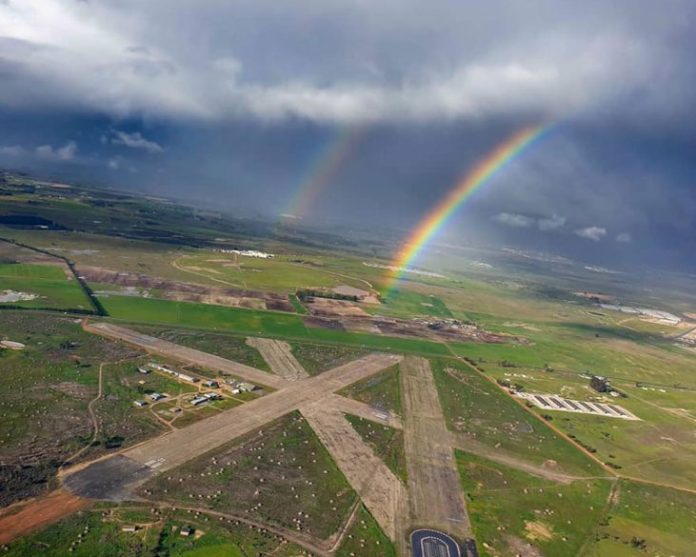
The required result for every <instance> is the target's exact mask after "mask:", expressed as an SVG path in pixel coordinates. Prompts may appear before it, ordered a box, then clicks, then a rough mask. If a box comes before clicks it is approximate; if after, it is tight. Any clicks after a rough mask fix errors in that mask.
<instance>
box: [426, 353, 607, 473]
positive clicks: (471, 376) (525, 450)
mask: <svg viewBox="0 0 696 557" xmlns="http://www.w3.org/2000/svg"><path fill="white" fill-rule="evenodd" d="M432 364H433V365H432V368H433V375H434V377H435V384H436V385H437V388H438V393H439V396H440V402H441V404H442V410H443V412H444V414H445V419H446V421H447V426H448V427H449V429H451V430H452V431H456V432H459V433H460V434H462V435H465V436H470V437H471V438H473V439H475V440H477V441H479V442H481V443H484V444H485V445H488V446H489V447H491V448H495V449H498V450H501V451H504V452H508V453H510V454H514V455H517V456H519V457H522V458H524V459H526V460H528V461H530V462H534V463H536V464H543V463H544V462H545V461H546V460H554V461H556V463H557V466H558V468H559V469H560V470H563V471H566V472H568V473H577V474H584V475H597V474H600V475H602V474H603V470H602V469H601V467H600V466H599V465H598V464H597V463H595V462H594V461H593V460H591V459H590V458H589V457H587V456H585V455H584V454H583V453H582V452H581V451H579V450H578V449H577V448H576V447H574V446H573V445H571V444H570V443H569V442H568V441H566V440H565V439H563V438H561V437H560V436H559V435H557V434H556V433H555V432H553V431H552V430H550V429H549V428H548V427H546V425H545V424H544V423H543V421H542V420H538V419H535V418H534V416H531V415H530V414H529V413H528V412H526V411H525V410H524V409H523V408H522V407H521V406H520V405H518V404H516V403H515V401H513V400H510V398H509V397H508V396H507V395H505V394H504V393H502V392H501V391H500V389H498V387H497V386H495V385H493V384H492V383H491V382H490V381H488V380H486V378H485V377H482V376H480V375H479V374H478V373H477V372H474V371H473V370H471V369H469V368H467V367H466V366H464V365H463V364H453V363H452V362H450V361H441V360H435V361H433V362H432Z"/></svg>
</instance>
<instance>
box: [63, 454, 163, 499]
mask: <svg viewBox="0 0 696 557" xmlns="http://www.w3.org/2000/svg"><path fill="white" fill-rule="evenodd" d="M152 475H153V471H152V469H151V468H150V467H148V466H145V465H144V464H140V463H139V462H136V461H135V460H131V459H130V458H128V457H125V456H123V455H116V456H112V457H110V458H107V459H105V460H100V461H98V462H95V463H94V464H90V465H89V466H87V467H86V468H83V469H82V470H79V471H77V472H75V473H74V474H71V475H70V476H68V477H67V478H65V480H64V481H63V485H64V486H65V487H66V488H67V489H69V490H70V491H71V492H72V493H74V494H75V495H79V496H80V497H85V498H87V499H100V500H107V501H124V500H128V499H132V495H131V490H132V489H133V488H135V487H136V486H138V485H139V484H141V483H143V482H144V481H145V480H147V479H148V478H150V477H151V476H152Z"/></svg>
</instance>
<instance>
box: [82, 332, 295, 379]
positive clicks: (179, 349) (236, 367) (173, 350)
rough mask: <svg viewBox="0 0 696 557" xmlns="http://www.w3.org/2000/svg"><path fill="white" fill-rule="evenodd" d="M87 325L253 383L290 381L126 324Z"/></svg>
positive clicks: (123, 339)
mask: <svg viewBox="0 0 696 557" xmlns="http://www.w3.org/2000/svg"><path fill="white" fill-rule="evenodd" d="M83 327H84V329H85V330H86V331H88V332H90V333H94V334H97V335H101V336H103V337H107V338H111V339H117V340H122V341H124V342H127V343H128V344H132V345H135V346H137V347H139V348H142V349H143V350H145V351H147V352H150V353H151V354H158V355H160V356H163V357H167V358H172V359H175V360H179V361H180V362H184V363H186V364H193V365H198V366H202V367H205V368H208V369H212V370H219V371H222V372H224V373H229V374H232V375H234V376H236V377H239V378H240V379H244V380H245V381H250V382H251V383H256V384H259V385H266V386H268V387H273V388H274V389H281V388H283V387H284V386H285V385H287V381H285V380H284V379H282V378H281V377H278V376H277V375H273V374H272V373H266V372H265V371H261V370H259V369H256V368H253V367H251V366H247V365H244V364H240V363H238V362H233V361H232V360H227V359H225V358H221V357H220V356H215V355H213V354H208V353H206V352H201V351H200V350H195V349H193V348H187V347H185V346H181V345H179V344H174V343H173V342H169V341H166V340H162V339H159V338H155V337H152V336H149V335H145V334H142V333H139V332H137V331H133V330H131V329H126V328H125V327H119V326H117V325H112V324H111V323H89V322H85V323H84V324H83Z"/></svg>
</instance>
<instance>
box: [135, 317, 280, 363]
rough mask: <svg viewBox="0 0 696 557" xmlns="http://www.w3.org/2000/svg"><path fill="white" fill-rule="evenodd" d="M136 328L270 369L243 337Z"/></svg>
mask: <svg viewBox="0 0 696 557" xmlns="http://www.w3.org/2000/svg"><path fill="white" fill-rule="evenodd" d="M137 329H138V331H141V332H143V333H145V334H148V335H151V336H155V337H157V338H161V339H164V340H168V341H170V342H173V343H175V344H181V345H182V346H188V347H189V348H195V349H196V350H201V351H203V352H208V353H210V354H215V355H216V356H220V357H222V358H227V359H229V360H234V361H235V362H240V363H243V364H246V365H249V366H252V367H255V368H256V369H261V370H263V371H268V372H270V371H271V370H270V368H269V367H268V364H267V363H266V360H264V359H263V357H262V356H261V354H260V353H259V351H258V350H256V348H252V347H251V346H249V345H248V344H247V343H246V339H245V338H244V337H239V336H234V335H229V334H224V333H211V332H208V331H206V332H203V331H196V330H184V329H177V328H174V329H173V328H161V327H148V326H143V325H140V326H138V327H137Z"/></svg>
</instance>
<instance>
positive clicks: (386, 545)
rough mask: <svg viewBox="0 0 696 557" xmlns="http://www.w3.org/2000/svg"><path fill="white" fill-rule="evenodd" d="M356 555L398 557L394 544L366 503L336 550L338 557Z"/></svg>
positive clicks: (361, 506) (359, 510)
mask: <svg viewBox="0 0 696 557" xmlns="http://www.w3.org/2000/svg"><path fill="white" fill-rule="evenodd" d="M356 555H366V556H367V555H374V556H377V555H379V556H380V557H396V549H395V548H394V544H393V543H392V542H391V540H390V539H389V538H388V537H387V536H386V535H385V534H384V532H383V531H382V529H381V528H380V527H379V524H377V522H376V521H375V519H374V518H372V515H371V514H370V512H369V511H368V510H367V509H366V508H365V506H364V505H360V507H359V508H358V514H357V516H356V517H355V522H354V523H353V526H352V527H351V529H350V530H349V531H348V534H347V535H346V539H345V541H344V542H343V544H342V545H341V547H339V548H338V551H336V557H351V556H356Z"/></svg>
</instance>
